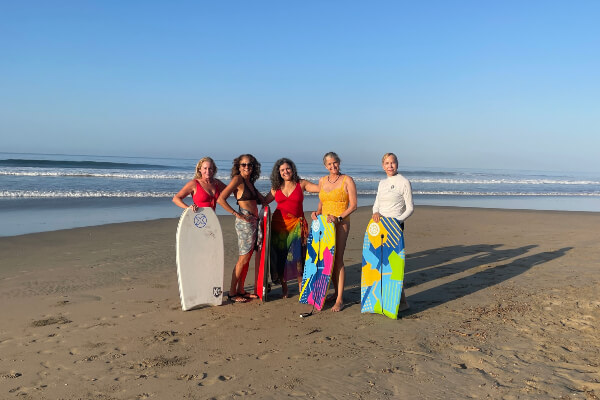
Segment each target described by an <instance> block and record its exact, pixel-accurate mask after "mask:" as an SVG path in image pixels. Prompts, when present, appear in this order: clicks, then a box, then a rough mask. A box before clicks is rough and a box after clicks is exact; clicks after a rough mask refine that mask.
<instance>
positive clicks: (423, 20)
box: [0, 0, 600, 171]
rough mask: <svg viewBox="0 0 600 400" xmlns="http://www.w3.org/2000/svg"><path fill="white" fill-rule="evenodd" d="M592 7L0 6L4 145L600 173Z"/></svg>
mask: <svg viewBox="0 0 600 400" xmlns="http://www.w3.org/2000/svg"><path fill="white" fill-rule="evenodd" d="M598 21H600V1H596V0H594V1H560V2H559V1H522V0H519V1H494V2H492V1H479V0H478V1H449V0H448V1H426V2H417V1H410V2H409V1H327V0H320V1H280V0H279V1H247V0H243V1H168V2H167V1H161V2H158V1H80V0H73V1H39V2H38V1H3V2H2V3H1V5H0V54H1V56H0V57H1V60H2V61H1V62H0V83H1V85H0V130H1V132H0V133H1V136H2V140H1V146H0V151H4V152H41V153H69V154H94V155H131V156H167V157H185V158H199V157H201V156H204V155H212V156H213V157H216V158H220V159H229V158H233V157H234V156H236V155H238V154H240V153H243V152H251V153H253V154H255V155H256V156H257V157H258V158H259V159H261V160H264V161H270V160H274V159H276V158H278V157H280V156H289V157H292V158H294V159H295V160H297V161H318V160H319V159H320V157H321V156H322V154H323V153H324V152H326V151H330V150H333V151H336V152H338V153H339V154H340V155H341V156H342V159H343V160H347V161H350V162H355V163H365V164H372V163H378V162H379V159H380V157H381V155H382V154H383V153H385V152H387V151H393V152H395V153H397V154H398V155H400V159H401V160H400V164H401V165H403V166H425V167H427V166H431V167H433V166H442V167H472V168H517V169H545V170H565V171H567V170H582V171H600V156H599V155H598V153H599V149H600V23H598Z"/></svg>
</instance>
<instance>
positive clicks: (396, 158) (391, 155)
mask: <svg viewBox="0 0 600 400" xmlns="http://www.w3.org/2000/svg"><path fill="white" fill-rule="evenodd" d="M388 157H394V160H396V164H398V157H396V155H395V154H394V153H385V154H384V155H383V157H382V158H381V163H382V164H383V163H384V162H385V159H386V158H388Z"/></svg>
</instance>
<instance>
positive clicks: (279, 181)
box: [271, 157, 300, 190]
mask: <svg viewBox="0 0 600 400" xmlns="http://www.w3.org/2000/svg"><path fill="white" fill-rule="evenodd" d="M283 164H288V165H289V166H290V168H291V169H292V181H293V182H296V183H298V182H300V177H299V176H298V170H297V169H296V164H294V162H293V161H292V160H290V159H289V158H285V157H284V158H280V159H279V160H277V161H275V165H273V171H271V188H273V189H275V190H277V189H279V188H281V186H282V185H283V178H282V177H281V174H280V173H279V168H280V167H281V166H282V165H283Z"/></svg>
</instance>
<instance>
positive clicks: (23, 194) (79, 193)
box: [0, 190, 600, 199]
mask: <svg viewBox="0 0 600 400" xmlns="http://www.w3.org/2000/svg"><path fill="white" fill-rule="evenodd" d="M173 194H174V193H173V192H159V191H142V192H136V191H121V192H118V191H117V192H111V191H94V190H64V191H60V190H57V191H28V190H5V191H0V198H12V199H16V198H40V199H41V198H144V197H154V198H161V197H162V198H171V197H173ZM357 194H358V195H359V196H373V197H374V196H375V195H376V194H377V191H376V190H359V191H358V192H357ZM413 195H414V196H442V197H443V196H461V197H482V196H488V197H499V196H509V197H510V196H512V197H525V196H528V197H600V191H596V192H581V193H580V192H577V193H576V192H543V193H532V192H508V191H507V192H491V191H490V192H485V191H458V190H457V191H452V190H443V191H442V190H441V191H421V190H417V191H413ZM305 196H306V197H314V196H317V194H316V193H306V194H305Z"/></svg>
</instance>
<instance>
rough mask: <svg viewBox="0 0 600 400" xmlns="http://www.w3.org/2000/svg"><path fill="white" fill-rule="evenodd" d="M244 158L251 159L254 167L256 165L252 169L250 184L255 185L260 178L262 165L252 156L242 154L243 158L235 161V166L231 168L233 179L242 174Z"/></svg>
mask: <svg viewBox="0 0 600 400" xmlns="http://www.w3.org/2000/svg"><path fill="white" fill-rule="evenodd" d="M244 157H247V158H249V159H250V162H251V163H252V165H254V167H253V168H252V173H251V174H250V182H252V183H254V182H256V180H257V179H258V178H259V177H260V163H259V162H258V160H257V159H256V158H255V157H254V156H253V155H252V154H242V155H241V156H239V157H237V158H234V159H233V166H232V167H231V177H232V178H233V177H234V176H236V175H239V174H240V161H241V160H242V158H244Z"/></svg>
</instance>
